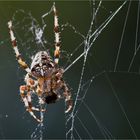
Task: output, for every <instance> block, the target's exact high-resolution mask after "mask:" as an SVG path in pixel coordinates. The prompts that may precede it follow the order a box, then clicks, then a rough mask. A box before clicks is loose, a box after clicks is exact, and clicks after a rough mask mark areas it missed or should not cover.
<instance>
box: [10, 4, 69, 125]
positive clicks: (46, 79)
mask: <svg viewBox="0 0 140 140" xmlns="http://www.w3.org/2000/svg"><path fill="white" fill-rule="evenodd" d="M53 13H54V34H55V51H54V60H53V59H52V58H51V56H50V55H49V53H48V52H47V51H39V52H38V53H36V54H35V56H34V58H33V60H32V63H31V66H30V68H29V66H28V65H27V64H26V62H25V61H24V60H23V58H22V56H21V54H20V52H19V50H18V47H17V41H16V38H15V36H14V32H13V26H12V21H9V22H8V28H9V33H10V38H11V43H12V47H13V49H14V51H15V54H16V58H17V61H18V63H19V65H20V66H21V67H22V68H23V69H24V70H25V71H26V72H27V74H26V76H25V79H24V81H25V83H26V84H25V85H21V86H20V96H21V99H22V101H23V102H24V105H25V107H26V111H28V112H29V113H30V115H31V116H32V117H33V118H34V119H35V120H37V121H38V122H42V121H43V120H42V119H41V118H39V117H37V116H36V115H35V111H39V112H45V111H46V109H42V108H41V109H40V108H37V107H35V106H33V103H32V97H33V96H32V95H33V94H36V95H37V97H38V101H39V104H40V105H44V104H50V103H55V102H56V101H57V100H59V99H61V98H64V99H65V103H66V106H67V109H66V110H65V113H68V112H69V111H70V110H71V109H72V99H71V93H70V90H69V88H68V86H67V84H66V83H65V81H64V80H63V73H64V70H63V69H62V68H60V67H59V65H58V62H59V57H60V39H59V38H60V32H59V24H58V15H57V11H56V7H55V5H53Z"/></svg>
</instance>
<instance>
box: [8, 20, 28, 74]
mask: <svg viewBox="0 0 140 140" xmlns="http://www.w3.org/2000/svg"><path fill="white" fill-rule="evenodd" d="M8 28H9V33H10V38H11V42H12V46H13V49H14V51H15V54H16V58H17V61H18V63H19V65H20V66H21V67H22V68H23V69H24V70H25V71H26V72H28V73H30V69H29V67H28V65H27V64H26V62H25V61H24V60H23V59H22V57H21V54H20V53H19V50H18V47H17V41H16V38H15V36H14V32H13V26H12V21H9V22H8Z"/></svg>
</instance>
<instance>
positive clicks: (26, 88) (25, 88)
mask: <svg viewBox="0 0 140 140" xmlns="http://www.w3.org/2000/svg"><path fill="white" fill-rule="evenodd" d="M25 82H26V84H27V85H22V86H20V95H21V98H22V101H23V102H24V104H25V107H26V108H27V109H26V111H28V112H29V113H30V115H31V116H32V117H33V118H34V119H35V120H37V121H38V122H42V121H43V120H41V119H38V118H37V117H36V115H35V114H34V112H33V111H39V112H40V111H41V112H45V111H46V110H45V109H41V110H40V109H39V108H36V107H34V106H32V98H31V92H34V91H33V90H34V88H35V85H36V84H35V81H34V80H33V79H31V78H29V77H28V76H26V77H25Z"/></svg>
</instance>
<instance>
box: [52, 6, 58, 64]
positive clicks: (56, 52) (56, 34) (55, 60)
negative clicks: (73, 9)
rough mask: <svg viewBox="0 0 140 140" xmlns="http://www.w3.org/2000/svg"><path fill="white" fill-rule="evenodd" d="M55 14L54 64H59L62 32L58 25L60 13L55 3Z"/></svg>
mask: <svg viewBox="0 0 140 140" xmlns="http://www.w3.org/2000/svg"><path fill="white" fill-rule="evenodd" d="M53 12H54V34H55V51H54V62H55V63H56V64H58V62H59V57H60V32H59V24H58V13H57V10H56V7H55V3H54V5H53Z"/></svg>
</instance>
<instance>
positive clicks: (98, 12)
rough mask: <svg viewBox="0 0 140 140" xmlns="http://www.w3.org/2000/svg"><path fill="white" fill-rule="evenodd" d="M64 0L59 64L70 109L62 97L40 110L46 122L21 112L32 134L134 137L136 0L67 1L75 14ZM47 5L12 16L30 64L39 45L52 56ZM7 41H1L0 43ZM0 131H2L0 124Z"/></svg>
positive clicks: (37, 136) (136, 132)
mask: <svg viewBox="0 0 140 140" xmlns="http://www.w3.org/2000/svg"><path fill="white" fill-rule="evenodd" d="M45 4H46V3H45ZM65 4H66V2H63V1H62V2H56V7H57V9H58V11H59V12H60V15H59V23H60V27H61V28H60V29H61V38H62V39H61V40H62V48H61V58H60V66H62V67H63V68H64V70H65V73H64V78H65V81H66V83H68V84H69V87H70V88H71V92H72V99H73V109H72V111H71V112H70V113H68V114H64V110H65V109H64V101H59V102H58V103H56V104H54V105H50V106H46V108H47V113H46V114H41V116H42V117H44V123H42V124H37V125H36V122H32V120H31V119H32V118H29V117H30V116H27V115H25V114H27V113H24V115H23V116H22V118H23V121H24V122H25V121H26V120H27V125H26V127H28V128H30V131H29V132H30V138H31V139H43V138H66V139H94V138H101V139H114V138H135V139H138V138H139V137H140V136H139V125H138V124H139V121H138V120H137V117H138V116H139V111H138V109H135V108H136V107H137V106H138V105H139V103H138V102H139V96H138V94H137V93H138V92H139V82H140V81H139V48H140V45H139V41H140V40H139V14H140V11H139V10H140V1H134V2H132V1H119V2H114V1H102V0H100V1H95V0H91V1H87V2H86V1H84V2H80V1H78V2H73V3H72V2H71V3H70V2H69V6H70V7H72V8H73V10H75V12H74V14H75V17H76V18H75V19H74V18H72V15H71V10H72V9H70V8H69V7H67V6H65ZM46 5H47V7H48V8H46V9H49V10H48V12H47V13H46V11H43V12H40V15H41V16H40V15H39V16H38V15H37V17H35V16H33V13H32V11H31V12H29V11H26V10H22V9H20V10H16V11H14V14H13V16H12V21H13V24H14V31H15V34H16V37H17V41H18V46H19V49H20V51H21V52H23V55H24V57H25V58H26V60H27V62H28V63H29V64H30V62H31V60H30V59H29V58H31V57H32V56H33V55H34V54H35V53H36V52H38V51H40V50H49V52H50V55H51V56H53V51H54V48H53V47H52V46H54V45H53V41H54V34H53V31H52V29H53V13H52V6H53V3H51V2H47V4H46ZM61 5H63V6H62V7H61ZM74 5H76V6H74ZM59 6H60V7H61V8H60V7H59ZM65 7H66V8H65ZM62 8H63V9H64V10H66V11H67V12H69V13H70V14H69V13H67V14H69V15H66V14H65V13H63V12H62ZM84 8H85V9H84ZM83 9H84V10H83ZM134 9H135V10H134ZM82 11H83V12H82ZM34 14H35V13H34ZM70 15H71V16H70ZM79 15H81V17H79ZM82 15H83V17H82ZM76 19H78V20H76ZM131 20H133V22H132V23H133V24H132V23H131V22H130V21H131ZM84 21H87V22H85V24H83V22H84ZM84 26H86V27H84ZM7 42H9V39H6V40H3V41H1V46H3V45H4V44H7ZM9 44H10V43H9ZM46 46H47V47H46ZM65 46H68V47H67V48H65ZM10 51H11V50H10ZM11 56H12V55H11ZM12 67H13V65H12ZM21 73H22V74H23V72H21V71H20V70H19V69H18V70H17V77H18V81H19V82H18V83H22V82H21V81H22V80H23V77H22V78H19V77H21ZM72 77H73V78H72ZM134 83H135V84H134ZM19 85H20V84H19ZM128 86H129V87H128ZM135 89H137V90H135ZM132 93H133V96H132ZM8 96H9V95H8ZM129 96H131V99H130V98H128V97H129ZM36 103H37V102H36ZM20 108H23V106H20ZM134 110H135V111H134ZM22 111H23V112H24V110H22ZM58 112H60V113H58ZM20 116H21V115H20ZM136 116H137V117H136ZM53 122H54V124H53ZM59 122H60V123H59ZM57 125H58V126H57ZM55 127H56V128H57V129H56V130H55ZM0 131H1V133H0V136H1V137H2V138H4V137H6V135H4V132H3V131H2V127H0Z"/></svg>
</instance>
